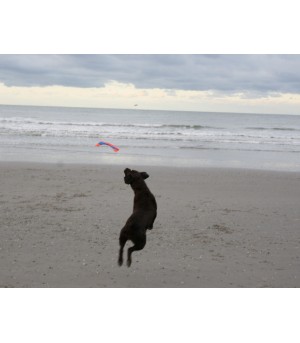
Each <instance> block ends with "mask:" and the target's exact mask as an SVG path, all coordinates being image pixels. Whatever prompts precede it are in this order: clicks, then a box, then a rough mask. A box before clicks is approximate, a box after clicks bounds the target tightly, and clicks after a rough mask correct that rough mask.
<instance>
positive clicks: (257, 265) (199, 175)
mask: <svg viewBox="0 0 300 343" xmlns="http://www.w3.org/2000/svg"><path fill="white" fill-rule="evenodd" d="M127 166H128V167H130V168H135V169H138V170H140V171H142V170H141V169H144V170H145V171H147V172H148V174H149V175H150V178H149V179H148V180H147V181H146V182H147V184H148V186H149V188H150V189H151V191H152V192H153V194H154V195H155V196H156V199H157V203H158V217H157V220H156V222H155V225H154V228H153V230H152V231H149V232H148V235H147V244H146V247H145V248H144V250H142V251H140V252H135V253H134V254H133V263H132V266H131V268H127V267H126V265H125V266H122V267H119V266H118V264H117V255H118V248H119V247H118V237H119V232H120V229H121V228H122V227H123V225H124V223H125V221H126V219H127V218H128V216H129V215H130V214H131V211H132V203H133V192H132V190H131V188H130V186H128V185H126V184H124V181H123V170H124V167H127ZM0 175H1V194H0V211H1V227H0V287H299V286H300V254H299V252H300V206H299V199H300V187H299V183H300V174H299V173H292V172H271V171H270V172H269V171H252V170H242V169H222V168H219V169H209V168H203V169H202V168H198V169H193V168H168V167H144V168H142V167H139V166H136V165H135V166H131V165H126V166H109V165H101V166H100V165H98V166H91V165H62V164H61V165H56V164H35V163H13V162H10V163H8V162H1V163H0ZM129 246H130V244H129V243H127V245H126V248H127V247H129Z"/></svg>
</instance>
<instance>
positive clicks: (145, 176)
mask: <svg viewBox="0 0 300 343" xmlns="http://www.w3.org/2000/svg"><path fill="white" fill-rule="evenodd" d="M141 177H142V178H143V179H144V180H146V179H148V177H149V175H148V174H147V173H146V172H141Z"/></svg>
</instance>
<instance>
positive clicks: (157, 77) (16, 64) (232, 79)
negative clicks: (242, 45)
mask: <svg viewBox="0 0 300 343" xmlns="http://www.w3.org/2000/svg"><path fill="white" fill-rule="evenodd" d="M111 80H114V81H119V82H125V83H133V84H134V85H135V86H136V87H138V88H164V89H169V90H175V89H184V90H215V91H219V92H228V93H232V92H245V93H249V94H250V93H253V94H254V93H255V94H265V93H269V92H281V93H286V92H291V93H299V92H300V55H0V82H3V83H4V84H6V85H7V86H48V85H63V86H74V87H101V86H103V85H104V84H105V83H106V82H108V81H111Z"/></svg>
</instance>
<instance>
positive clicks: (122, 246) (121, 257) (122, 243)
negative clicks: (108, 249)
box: [118, 232, 127, 266]
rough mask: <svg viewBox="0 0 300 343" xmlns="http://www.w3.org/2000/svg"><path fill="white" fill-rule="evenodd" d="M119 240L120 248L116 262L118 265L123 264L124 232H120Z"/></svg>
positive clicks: (125, 240)
mask: <svg viewBox="0 0 300 343" xmlns="http://www.w3.org/2000/svg"><path fill="white" fill-rule="evenodd" d="M119 242H120V250H119V259H118V264H119V266H121V265H122V264H123V249H124V246H125V244H126V242H127V237H126V236H125V235H124V234H122V232H121V234H120V238H119Z"/></svg>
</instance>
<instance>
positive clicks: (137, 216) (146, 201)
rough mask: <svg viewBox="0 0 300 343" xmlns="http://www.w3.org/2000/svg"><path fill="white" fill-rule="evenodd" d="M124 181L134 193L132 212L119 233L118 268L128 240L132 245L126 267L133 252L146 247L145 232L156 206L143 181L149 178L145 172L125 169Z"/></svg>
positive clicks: (151, 223) (121, 262)
mask: <svg viewBox="0 0 300 343" xmlns="http://www.w3.org/2000/svg"><path fill="white" fill-rule="evenodd" d="M124 173H125V177H124V181H125V183H126V184H127V185H130V186H131V188H132V189H133V192H134V200H133V212H132V215H131V216H130V217H129V218H128V219H127V222H126V224H125V226H124V227H123V229H122V230H121V232H120V238H119V242H120V250H119V259H118V263H119V266H121V265H122V264H123V249H124V246H125V244H126V242H127V241H128V240H130V241H132V243H133V244H134V245H133V246H132V247H130V248H128V253H127V266H128V267H130V265H131V254H132V253H133V251H136V250H142V249H143V248H144V246H145V245H146V231H147V230H151V229H152V228H153V223H154V220H155V218H156V215H157V204H156V200H155V197H154V195H153V194H152V193H151V192H150V190H149V188H148V187H147V185H146V182H145V180H146V179H147V178H148V177H149V175H148V174H147V173H146V172H138V171H136V170H130V169H129V168H126V169H125V170H124Z"/></svg>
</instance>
